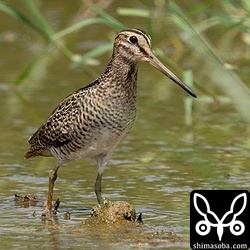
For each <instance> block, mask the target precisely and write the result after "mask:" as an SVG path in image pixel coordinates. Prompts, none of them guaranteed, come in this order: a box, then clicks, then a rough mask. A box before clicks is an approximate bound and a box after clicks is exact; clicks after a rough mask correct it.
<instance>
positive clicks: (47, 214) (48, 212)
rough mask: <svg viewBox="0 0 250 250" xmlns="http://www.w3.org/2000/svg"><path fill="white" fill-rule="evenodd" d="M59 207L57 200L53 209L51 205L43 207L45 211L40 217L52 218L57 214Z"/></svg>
mask: <svg viewBox="0 0 250 250" xmlns="http://www.w3.org/2000/svg"><path fill="white" fill-rule="evenodd" d="M59 205H60V200H59V198H58V199H57V200H56V202H55V204H54V209H52V204H46V205H45V210H44V212H43V213H42V217H52V216H55V215H56V214H57V211H58V208H59Z"/></svg>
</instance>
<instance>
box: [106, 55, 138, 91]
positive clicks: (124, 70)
mask: <svg viewBox="0 0 250 250" xmlns="http://www.w3.org/2000/svg"><path fill="white" fill-rule="evenodd" d="M137 73H138V63H135V62H131V61H129V60H127V59H126V58H122V57H119V56H115V55H113V56H112V58H111V60H110V62H109V64H108V66H107V68H106V70H105V71H104V72H103V74H102V77H104V78H106V79H110V84H114V85H116V87H119V86H120V87H122V88H126V89H130V90H133V91H136V82H137Z"/></svg>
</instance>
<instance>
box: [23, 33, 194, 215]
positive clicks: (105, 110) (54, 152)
mask: <svg viewBox="0 0 250 250" xmlns="http://www.w3.org/2000/svg"><path fill="white" fill-rule="evenodd" d="M141 61H147V62H149V63H150V64H151V65H153V66H154V67H156V68H157V69H158V70H159V71H161V72H162V73H164V74H165V75H166V76H168V77H169V78H170V79H172V80H173V81H174V82H175V83H177V84H178V85H179V86H181V87H182V88H183V89H185V90H186V91H187V92H188V93H189V94H191V95H192V96H194V97H196V96H195V94H194V93H193V92H192V90H190V89H189V88H188V87H187V86H186V85H185V84H184V83H182V82H181V81H180V80H179V79H178V78H177V77H176V76H175V75H174V74H173V73H172V72H171V71H169V70H168V69H167V68H166V67H165V66H164V65H163V64H162V63H161V62H160V61H159V60H158V59H157V58H156V57H155V55H154V54H153V52H152V50H151V41H150V37H149V36H148V35H147V34H145V33H144V32H142V31H140V30H137V29H128V30H124V31H121V32H120V33H119V34H118V35H117V36H116V38H115V42H114V48H113V54H112V57H111V60H110V63H109V64H108V66H107V68H106V70H105V71H104V72H103V73H102V74H101V76H100V77H98V78H97V79H96V80H95V81H93V82H92V83H90V84H89V85H87V86H85V87H83V88H81V89H79V90H77V91H75V92H74V93H72V94H71V95H69V96H68V97H66V98H65V99H64V100H63V101H62V102H61V103H60V104H59V105H58V107H57V108H56V109H55V110H54V111H53V112H52V114H51V115H50V116H49V118H48V119H47V120H46V121H45V123H44V124H43V125H42V126H41V127H40V128H39V129H38V130H37V131H36V132H35V133H34V135H33V136H32V137H31V138H30V139H29V144H30V148H29V150H28V152H27V153H26V155H25V158H30V157H34V156H38V155H40V156H55V157H56V158H57V164H56V166H55V167H54V169H53V170H51V171H50V174H49V193H48V200H47V208H46V210H47V211H48V212H50V211H51V209H52V196H53V188H54V182H55V180H56V178H57V171H58V169H59V167H60V166H61V165H63V164H64V163H66V162H68V161H73V160H77V159H81V158H84V157H87V158H92V159H95V160H96V161H97V164H98V175H97V178H96V183H95V192H96V195H97V200H98V202H99V203H102V197H101V179H102V173H103V171H104V169H105V165H106V163H107V160H108V159H109V157H110V156H111V154H112V152H113V151H114V150H115V148H116V147H117V145H118V144H119V143H120V141H121V140H122V139H123V138H124V137H125V135H126V134H127V133H128V132H129V130H130V129H131V127H132V125H133V122H134V120H135V116H136V81H137V71H138V63H139V62H141Z"/></svg>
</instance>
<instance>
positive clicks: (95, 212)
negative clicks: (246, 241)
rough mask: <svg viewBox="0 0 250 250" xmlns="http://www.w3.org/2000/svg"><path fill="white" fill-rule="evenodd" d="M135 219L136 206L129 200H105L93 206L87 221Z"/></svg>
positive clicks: (110, 221)
mask: <svg viewBox="0 0 250 250" xmlns="http://www.w3.org/2000/svg"><path fill="white" fill-rule="evenodd" d="M135 220H136V212H135V208H134V207H133V206H132V205H131V204H129V203H128V202H105V203H104V204H98V205H95V206H94V207H93V208H92V211H91V217H90V218H88V219H87V220H86V221H85V223H86V224H91V223H98V222H99V223H114V222H122V221H135Z"/></svg>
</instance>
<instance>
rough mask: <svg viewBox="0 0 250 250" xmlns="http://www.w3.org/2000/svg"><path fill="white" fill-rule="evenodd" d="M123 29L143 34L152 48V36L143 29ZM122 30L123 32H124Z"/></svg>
mask: <svg viewBox="0 0 250 250" xmlns="http://www.w3.org/2000/svg"><path fill="white" fill-rule="evenodd" d="M123 31H125V32H126V31H128V32H133V33H136V34H138V35H141V36H143V37H144V39H145V40H146V42H147V44H148V46H149V47H150V48H151V38H150V37H149V36H148V35H147V34H146V33H145V32H144V31H142V30H139V29H126V30H123ZM123 31H121V32H123Z"/></svg>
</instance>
